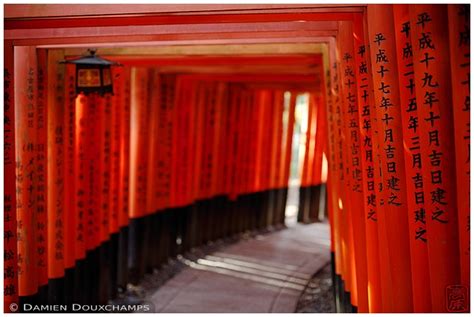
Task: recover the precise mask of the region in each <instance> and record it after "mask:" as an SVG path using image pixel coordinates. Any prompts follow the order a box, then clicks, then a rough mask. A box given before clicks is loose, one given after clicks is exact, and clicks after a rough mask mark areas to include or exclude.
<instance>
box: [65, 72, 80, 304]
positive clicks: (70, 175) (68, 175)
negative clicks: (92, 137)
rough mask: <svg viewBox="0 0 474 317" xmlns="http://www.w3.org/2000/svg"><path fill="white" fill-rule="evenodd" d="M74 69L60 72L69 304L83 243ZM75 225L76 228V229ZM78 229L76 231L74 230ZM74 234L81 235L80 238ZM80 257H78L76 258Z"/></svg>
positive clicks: (66, 280)
mask: <svg viewBox="0 0 474 317" xmlns="http://www.w3.org/2000/svg"><path fill="white" fill-rule="evenodd" d="M75 72H76V69H75V67H74V65H70V64H69V65H66V69H65V75H64V105H63V107H64V109H65V110H64V111H65V115H64V194H65V195H64V211H65V212H64V231H65V236H64V268H65V292H64V294H65V295H64V297H65V298H64V300H65V303H67V304H69V305H71V304H72V303H73V302H75V301H77V300H78V299H75V298H74V290H75V289H81V286H80V285H79V284H78V282H79V281H80V280H81V279H80V277H79V276H77V275H76V279H75V278H74V277H75V268H76V259H77V258H76V244H78V245H79V246H83V238H82V237H83V232H82V225H83V224H81V223H80V222H79V217H78V215H77V213H76V204H77V202H76V197H77V196H76V192H77V189H76V184H75V178H76V175H77V174H76V172H77V170H76V161H75V156H76V155H77V152H76V150H77V149H76V147H75V140H76V136H75V133H76V128H75V125H76V85H75V83H76V82H75V79H76V74H75ZM78 227H79V228H78ZM78 229H79V232H78V231H77V230H78ZM78 236H81V238H80V240H79V239H78ZM80 259H82V257H81V258H80Z"/></svg>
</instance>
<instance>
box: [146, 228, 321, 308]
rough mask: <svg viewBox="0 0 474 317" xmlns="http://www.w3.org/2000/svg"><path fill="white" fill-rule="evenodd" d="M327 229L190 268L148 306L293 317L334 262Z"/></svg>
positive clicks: (269, 238)
mask: <svg viewBox="0 0 474 317" xmlns="http://www.w3.org/2000/svg"><path fill="white" fill-rule="evenodd" d="M329 247H330V236H329V226H328V224H327V223H316V224H309V225H303V224H296V225H293V226H291V227H289V228H288V229H284V230H280V231H277V232H273V233H269V234H265V235H258V236H256V237H255V238H254V239H250V240H243V241H239V242H237V243H235V244H232V245H228V246H226V247H224V248H222V249H220V250H218V251H216V252H213V253H211V254H209V255H206V256H203V257H202V258H200V259H195V260H190V259H187V258H182V259H181V261H182V262H183V263H184V264H186V268H184V269H183V270H182V271H181V272H180V273H178V274H177V275H176V276H174V277H173V278H171V279H170V280H169V281H167V282H166V283H165V284H164V285H163V286H162V287H160V288H159V289H158V290H157V291H156V292H155V293H153V294H152V295H151V296H150V297H149V298H148V299H147V301H151V302H152V303H153V304H154V307H155V311H156V312H162V313H268V312H278V313H292V312H295V310H296V305H297V302H298V299H299V297H300V295H301V293H302V292H303V290H304V289H305V287H306V285H307V283H308V281H309V280H310V279H311V277H312V276H313V275H314V274H315V273H316V272H317V271H319V270H320V269H321V268H323V267H324V266H325V265H327V263H329V261H330V250H329Z"/></svg>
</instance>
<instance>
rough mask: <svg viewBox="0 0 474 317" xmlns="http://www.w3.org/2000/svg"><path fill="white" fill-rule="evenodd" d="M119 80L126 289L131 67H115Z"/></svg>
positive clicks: (121, 278) (123, 280)
mask: <svg viewBox="0 0 474 317" xmlns="http://www.w3.org/2000/svg"><path fill="white" fill-rule="evenodd" d="M115 71H116V72H117V74H118V76H120V77H121V78H122V79H121V80H119V83H118V86H116V87H115V88H114V94H116V99H117V106H118V107H119V108H120V109H119V110H118V111H119V121H120V123H119V126H120V128H119V129H120V131H119V135H120V141H119V142H120V144H119V161H120V163H119V166H120V167H119V176H118V182H119V185H118V186H119V189H118V197H119V202H118V206H117V208H118V225H119V230H120V231H119V232H120V233H119V246H118V249H119V251H118V261H119V263H118V267H117V285H118V288H119V289H120V290H121V291H124V290H125V289H126V285H127V283H128V269H127V266H128V263H127V262H128V224H129V194H130V191H129V185H130V183H129V175H130V165H129V164H130V68H129V67H123V68H120V67H119V68H117V69H115Z"/></svg>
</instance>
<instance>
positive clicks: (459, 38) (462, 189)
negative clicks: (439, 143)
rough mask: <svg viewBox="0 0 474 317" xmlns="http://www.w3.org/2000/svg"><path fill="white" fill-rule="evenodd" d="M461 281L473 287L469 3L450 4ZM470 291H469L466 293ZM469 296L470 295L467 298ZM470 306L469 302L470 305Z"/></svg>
mask: <svg viewBox="0 0 474 317" xmlns="http://www.w3.org/2000/svg"><path fill="white" fill-rule="evenodd" d="M448 25H449V48H450V58H451V85H452V99H453V119H454V122H455V123H456V124H455V125H454V146H455V150H456V196H457V210H458V223H459V226H458V230H459V245H460V249H459V256H460V264H461V284H462V285H463V286H464V287H466V288H467V290H469V289H470V285H471V283H470V255H471V251H470V214H471V213H470V193H471V191H470V173H471V169H470V163H471V156H470V150H471V137H470V132H471V125H470V124H471V123H470V114H471V107H470V104H471V103H470V98H471V96H470V70H471V67H470V57H471V56H470V54H471V51H470V30H471V26H470V6H469V5H466V4H462V5H448ZM467 294H468V293H467ZM468 298H469V296H467V299H468ZM467 307H469V303H468V305H467Z"/></svg>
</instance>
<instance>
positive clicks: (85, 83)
mask: <svg viewBox="0 0 474 317" xmlns="http://www.w3.org/2000/svg"><path fill="white" fill-rule="evenodd" d="M77 86H78V87H100V69H92V68H83V69H78V71H77Z"/></svg>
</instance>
